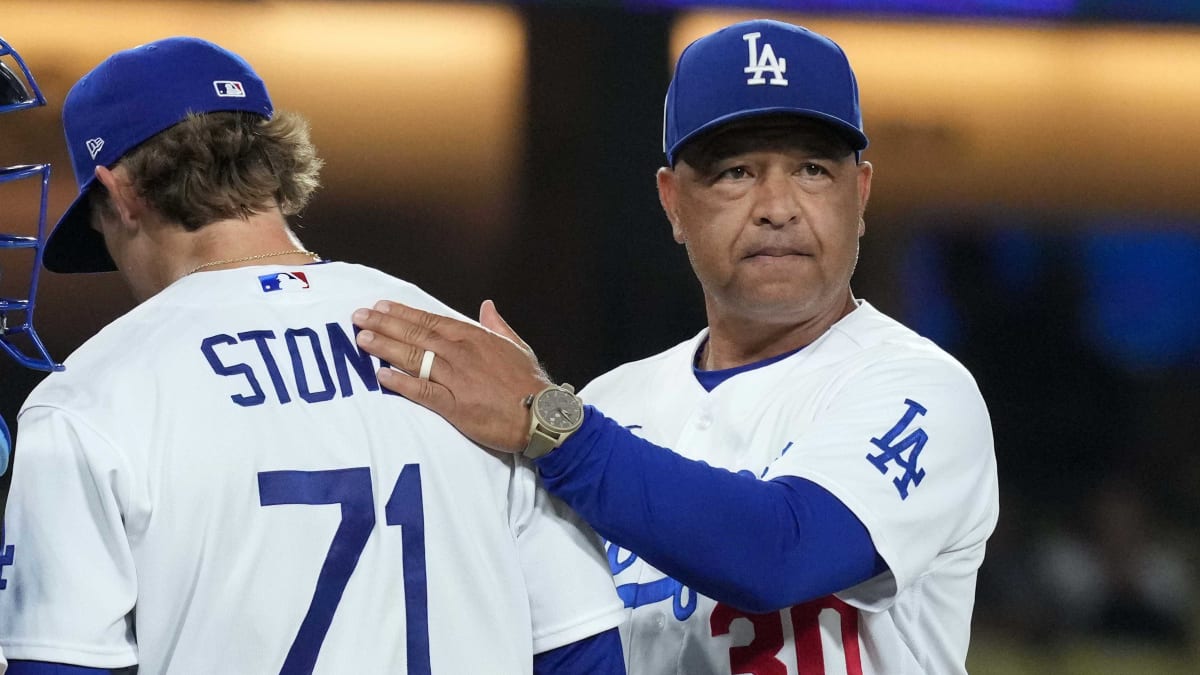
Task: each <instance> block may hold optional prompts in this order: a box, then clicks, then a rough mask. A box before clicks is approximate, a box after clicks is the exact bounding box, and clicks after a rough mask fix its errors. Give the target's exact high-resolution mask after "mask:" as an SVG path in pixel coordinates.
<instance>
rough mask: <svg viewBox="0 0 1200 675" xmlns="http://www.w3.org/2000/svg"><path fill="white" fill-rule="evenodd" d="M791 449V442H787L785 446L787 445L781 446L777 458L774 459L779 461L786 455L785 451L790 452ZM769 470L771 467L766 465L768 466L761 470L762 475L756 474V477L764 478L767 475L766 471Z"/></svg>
mask: <svg viewBox="0 0 1200 675" xmlns="http://www.w3.org/2000/svg"><path fill="white" fill-rule="evenodd" d="M791 449H792V442H791V441H788V444H787V445H785V446H783V449H782V450H780V451H779V457H776V459H779V458H780V457H783V456H784V455H786V454H787V451H788V450H791ZM770 468H771V465H770V464H768V465H766V466H764V467H763V470H762V473H760V474H758V477H759V478H763V477H764V476H766V475H767V471H768V470H769V469H770Z"/></svg>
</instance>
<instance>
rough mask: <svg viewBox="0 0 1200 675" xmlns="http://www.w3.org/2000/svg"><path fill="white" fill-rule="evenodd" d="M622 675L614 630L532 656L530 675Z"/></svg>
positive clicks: (621, 658)
mask: <svg viewBox="0 0 1200 675" xmlns="http://www.w3.org/2000/svg"><path fill="white" fill-rule="evenodd" d="M572 673H589V674H590V675H625V656H624V654H623V653H622V652H621V634H620V633H619V632H617V629H616V628H610V629H608V630H606V631H604V632H603V633H597V634H596V635H592V636H590V637H587V638H584V639H582V640H579V641H578V642H572V643H571V644H569V645H563V646H562V647H559V648H557V649H551V650H550V651H548V652H542V653H541V654H534V656H533V675H570V674H572Z"/></svg>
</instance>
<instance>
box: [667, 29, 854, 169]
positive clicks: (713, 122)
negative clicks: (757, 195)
mask: <svg viewBox="0 0 1200 675" xmlns="http://www.w3.org/2000/svg"><path fill="white" fill-rule="evenodd" d="M779 114H785V115H786V114H790V115H798V116H800V117H809V118H813V119H816V120H820V121H822V122H826V123H828V124H829V125H830V126H831V127H833V129H834V130H835V131H837V132H839V133H841V135H842V136H843V137H845V139H846V141H847V142H849V143H850V147H851V148H852V149H853V150H854V151H856V152H858V151H861V150H862V149H863V148H865V147H867V135H866V134H865V133H863V125H862V112H861V111H860V110H859V106H858V83H857V81H855V79H854V71H853V70H851V69H850V62H849V61H848V60H847V59H846V54H845V52H843V51H842V48H841V47H839V46H838V45H837V43H835V42H834V41H833V40H830V39H829V38H827V37H825V36H824V35H820V34H819V33H814V32H813V31H810V30H808V29H807V28H802V27H800V26H793V25H792V24H788V23H783V22H781V21H771V20H767V19H757V20H754V21H744V22H742V23H736V24H733V25H732V26H728V27H726V28H722V29H721V30H719V31H717V32H715V33H711V34H709V35H706V36H704V37H702V38H700V39H699V40H696V41H695V42H693V43H692V44H690V45H688V47H687V49H685V50H683V53H682V54H680V55H679V63H678V64H676V66H675V76H674V77H672V78H671V86H670V88H668V89H667V103H666V110H665V112H664V115H663V151H664V152H665V153H666V154H667V162H668V163H669V164H670V165H672V166H674V164H675V158H676V156H677V155H678V153H679V149H680V148H681V147H682V146H683V145H685V144H686V143H687V142H688V141H689V140H692V139H693V138H695V137H696V136H698V135H700V134H702V133H704V132H706V131H709V130H711V129H715V128H717V127H720V126H723V125H725V124H728V123H730V122H734V121H737V120H743V119H746V118H749V117H758V116H763V115H779Z"/></svg>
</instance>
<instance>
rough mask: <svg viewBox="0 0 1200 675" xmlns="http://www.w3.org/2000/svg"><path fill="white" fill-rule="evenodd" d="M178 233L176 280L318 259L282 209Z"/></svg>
mask: <svg viewBox="0 0 1200 675" xmlns="http://www.w3.org/2000/svg"><path fill="white" fill-rule="evenodd" d="M174 236H175V237H176V239H177V241H176V242H175V244H176V248H177V250H178V253H177V255H174V256H172V257H171V263H172V264H171V274H172V277H171V278H172V280H175V279H180V278H183V277H185V276H188V275H190V274H193V273H200V272H207V271H214V270H227V269H234V268H237V267H247V266H250V265H263V264H271V265H275V264H279V265H303V264H305V263H309V262H312V261H313V259H314V257H313V254H311V253H309V252H308V251H306V250H305V248H304V245H303V244H301V243H300V240H299V239H297V238H296V236H295V235H294V234H293V233H292V231H291V229H290V228H289V227H288V226H287V221H286V220H284V218H283V215H282V214H281V213H280V212H279V210H278V209H272V210H271V211H268V212H266V213H260V214H255V215H252V216H250V217H249V218H246V219H245V220H241V219H229V220H220V221H217V222H214V223H209V224H207V225H205V226H204V227H201V228H200V229H198V230H196V231H194V232H186V231H183V230H179V231H177V232H176V233H174ZM289 251H294V252H289Z"/></svg>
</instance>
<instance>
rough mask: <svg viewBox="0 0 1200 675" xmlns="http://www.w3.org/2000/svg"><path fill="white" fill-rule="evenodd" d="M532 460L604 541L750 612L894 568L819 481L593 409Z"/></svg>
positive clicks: (804, 598) (792, 602)
mask: <svg viewBox="0 0 1200 675" xmlns="http://www.w3.org/2000/svg"><path fill="white" fill-rule="evenodd" d="M536 464H537V467H538V472H539V473H540V474H541V476H542V481H543V484H544V485H545V486H546V488H547V490H549V491H550V493H551V494H553V495H555V496H557V497H559V498H560V499H562V500H563V501H564V502H566V503H567V504H568V505H570V506H571V508H573V509H575V511H576V512H577V513H579V515H580V516H582V517H583V519H584V520H586V521H587V522H588V523H589V524H591V525H592V527H594V528H595V529H596V531H597V532H599V533H600V535H601V536H603V537H604V538H606V539H608V540H609V541H611V542H613V543H614V544H616V545H618V546H620V547H622V548H624V549H627V550H629V551H632V552H633V553H634V554H636V555H638V556H639V557H641V558H642V559H644V560H645V561H646V562H648V563H650V564H651V565H653V566H655V567H656V568H658V569H659V570H661V571H662V572H664V573H666V574H667V575H669V576H671V577H672V578H674V579H676V580H677V581H679V582H681V583H683V584H685V585H687V586H689V587H691V588H692V589H693V590H695V591H697V592H699V593H702V594H704V595H706V596H708V597H710V598H713V599H715V600H717V601H719V602H724V603H726V604H729V605H732V606H734V607H736V608H738V609H741V610H743V611H748V612H767V611H774V610H777V609H782V608H785V607H790V606H792V605H796V604H799V603H801V602H806V601H808V600H812V599H815V598H820V597H824V596H826V595H829V594H831V593H836V592H838V591H842V590H845V589H847V588H850V587H851V586H854V585H855V584H858V583H860V582H863V581H866V580H867V579H870V578H871V577H873V576H875V575H877V574H879V573H881V572H884V571H886V570H887V566H886V564H885V563H884V562H883V560H882V559H881V558H880V557H879V555H878V553H877V552H876V551H875V545H874V544H873V543H872V542H871V537H870V534H869V533H868V532H867V529H866V528H865V527H864V526H863V524H862V523H861V522H860V521H859V520H858V518H857V517H855V515H854V513H852V512H851V511H850V509H849V508H847V507H846V506H845V505H844V504H842V502H841V501H839V500H838V499H837V498H836V497H834V496H833V495H832V494H830V493H829V492H828V491H827V490H825V489H824V488H822V487H820V486H819V485H817V484H816V483H813V482H812V481H808V480H805V479H803V478H798V477H794V476H786V477H780V478H776V479H774V480H769V481H763V480H759V479H758V478H757V477H755V476H754V475H753V474H751V473H750V472H740V473H734V472H731V471H728V470H725V469H721V468H716V467H712V466H709V465H708V464H706V463H704V462H698V461H694V460H690V459H686V458H684V457H682V456H680V455H678V454H676V453H674V452H672V451H670V450H668V449H666V448H663V447H659V446H656V445H654V444H653V443H651V442H649V441H647V440H645V439H642V438H640V437H638V436H636V435H634V434H633V433H632V432H631V431H629V430H628V429H625V428H624V427H622V426H620V425H619V424H617V423H616V422H615V421H613V420H611V419H609V418H607V417H605V416H604V415H603V414H602V413H601V412H599V411H598V410H596V409H595V408H593V407H591V406H587V408H586V417H585V420H584V424H583V426H582V427H581V428H580V429H579V430H578V431H577V432H576V433H575V434H573V435H572V436H571V437H570V438H569V439H567V441H566V442H564V443H563V445H562V447H560V448H559V449H558V450H555V451H554V452H551V453H549V454H548V455H545V456H544V457H542V458H540V459H538V460H537V461H536Z"/></svg>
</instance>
